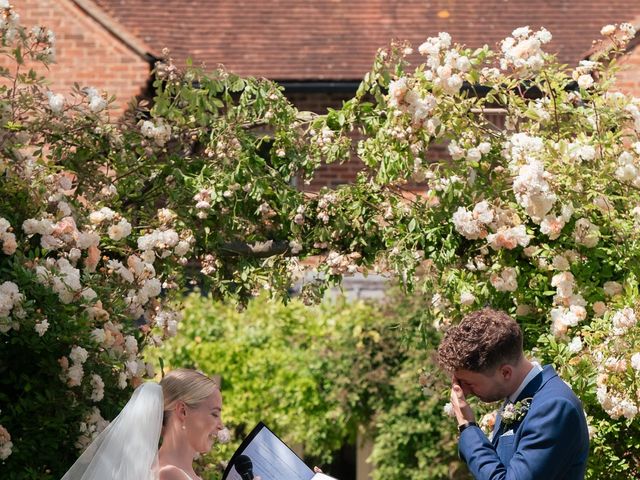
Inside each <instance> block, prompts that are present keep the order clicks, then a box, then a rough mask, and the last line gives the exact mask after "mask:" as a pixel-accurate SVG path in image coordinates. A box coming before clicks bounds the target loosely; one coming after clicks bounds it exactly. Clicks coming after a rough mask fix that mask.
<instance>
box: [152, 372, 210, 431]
mask: <svg viewBox="0 0 640 480" xmlns="http://www.w3.org/2000/svg"><path fill="white" fill-rule="evenodd" d="M160 386H161V387H162V395H163V396H164V418H163V424H166V422H167V420H168V419H169V416H170V415H171V411H172V410H173V408H174V407H175V405H176V403H177V402H184V403H185V404H186V405H187V406H189V407H191V408H193V407H197V406H198V405H199V404H200V402H202V401H203V400H204V399H205V398H207V397H209V396H210V395H211V394H213V393H214V392H215V391H216V390H218V388H219V387H218V385H217V384H216V382H214V381H213V380H211V379H210V378H209V377H207V376H206V375H205V374H203V373H200V372H197V371H195V370H190V369H188V368H177V369H175V370H171V371H170V372H169V373H167V374H166V375H165V376H164V378H163V379H162V380H161V381H160Z"/></svg>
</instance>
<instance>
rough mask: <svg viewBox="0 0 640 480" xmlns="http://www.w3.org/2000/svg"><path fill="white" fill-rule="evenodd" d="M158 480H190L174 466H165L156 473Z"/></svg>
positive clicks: (185, 473)
mask: <svg viewBox="0 0 640 480" xmlns="http://www.w3.org/2000/svg"><path fill="white" fill-rule="evenodd" d="M158 478H159V480H191V477H190V476H189V475H188V474H187V472H185V471H184V470H182V469H181V468H178V467H176V466H175V465H165V466H164V467H162V468H160V470H159V471H158Z"/></svg>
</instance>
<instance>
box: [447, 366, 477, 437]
mask: <svg viewBox="0 0 640 480" xmlns="http://www.w3.org/2000/svg"><path fill="white" fill-rule="evenodd" d="M451 383H452V384H453V386H452V387H451V406H452V407H453V413H454V414H455V416H456V420H457V421H458V426H461V425H466V424H468V423H470V422H475V415H474V414H473V410H471V407H470V406H469V404H468V403H467V398H466V397H465V395H464V390H463V389H462V387H461V386H460V381H459V380H458V379H457V378H456V377H453V378H452V379H451Z"/></svg>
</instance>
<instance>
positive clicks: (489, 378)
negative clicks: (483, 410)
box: [454, 368, 510, 403]
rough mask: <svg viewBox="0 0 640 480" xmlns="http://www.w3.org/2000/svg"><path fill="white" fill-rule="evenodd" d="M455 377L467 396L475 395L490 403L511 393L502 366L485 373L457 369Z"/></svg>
mask: <svg viewBox="0 0 640 480" xmlns="http://www.w3.org/2000/svg"><path fill="white" fill-rule="evenodd" d="M454 377H455V378H456V379H457V380H458V382H459V383H460V386H461V387H462V391H463V392H464V395H465V397H468V396H471V395H473V396H476V397H478V398H479V399H480V400H482V401H483V402H487V403H490V402H496V401H498V400H502V399H504V398H505V397H507V396H508V395H509V393H510V392H509V386H508V382H507V381H506V380H507V379H505V378H504V374H503V372H502V371H501V368H497V369H496V370H495V371H489V372H483V373H479V372H472V371H470V370H457V371H456V372H455V373H454Z"/></svg>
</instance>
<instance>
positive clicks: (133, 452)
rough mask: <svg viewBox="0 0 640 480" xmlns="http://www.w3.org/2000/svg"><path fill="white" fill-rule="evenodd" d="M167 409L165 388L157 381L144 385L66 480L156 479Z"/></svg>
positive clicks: (78, 461) (90, 446) (134, 393)
mask: <svg viewBox="0 0 640 480" xmlns="http://www.w3.org/2000/svg"><path fill="white" fill-rule="evenodd" d="M163 410H164V401H163V396H162V387H161V386H160V385H158V384H157V383H154V382H146V383H143V384H142V385H140V386H139V387H138V388H137V389H136V390H135V392H133V395H132V396H131V399H130V400H129V401H128V402H127V404H126V405H125V406H124V408H123V409H122V411H121V412H120V414H119V415H118V416H117V417H116V418H115V419H114V420H113V421H112V422H111V423H110V424H109V425H108V426H107V428H105V429H104V430H103V431H102V432H101V433H100V434H99V435H98V437H96V439H95V440H94V441H93V442H92V443H91V445H89V446H88V447H87V449H86V450H85V451H84V453H83V454H82V455H81V456H80V458H78V460H77V461H76V463H74V464H73V466H72V467H71V468H70V469H69V471H67V473H66V474H65V475H64V477H62V480H115V479H117V480H151V479H153V478H155V477H156V476H157V472H156V469H155V468H154V464H155V462H156V460H157V454H158V442H159V440H160V430H161V429H162V415H163Z"/></svg>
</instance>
